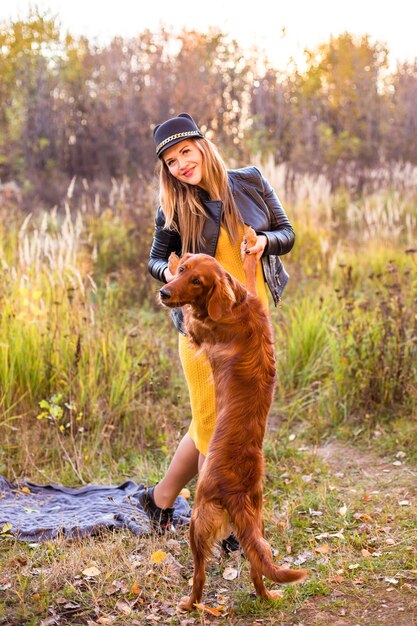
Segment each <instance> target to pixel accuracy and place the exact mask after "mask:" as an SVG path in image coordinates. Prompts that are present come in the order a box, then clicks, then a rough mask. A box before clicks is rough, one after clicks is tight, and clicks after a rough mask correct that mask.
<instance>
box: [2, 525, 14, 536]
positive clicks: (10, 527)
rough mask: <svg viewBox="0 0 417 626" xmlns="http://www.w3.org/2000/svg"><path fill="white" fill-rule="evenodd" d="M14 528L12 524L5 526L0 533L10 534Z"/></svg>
mask: <svg viewBox="0 0 417 626" xmlns="http://www.w3.org/2000/svg"><path fill="white" fill-rule="evenodd" d="M12 528H13V526H12V524H5V525H4V526H3V527H2V529H1V530H0V533H1V534H3V533H8V532H9V530H11V529H12Z"/></svg>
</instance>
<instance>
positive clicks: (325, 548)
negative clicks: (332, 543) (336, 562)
mask: <svg viewBox="0 0 417 626" xmlns="http://www.w3.org/2000/svg"><path fill="white" fill-rule="evenodd" d="M315 551H316V552H319V553H320V554H329V552H330V547H329V544H328V543H323V545H322V546H319V547H318V548H315Z"/></svg>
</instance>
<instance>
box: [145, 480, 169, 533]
mask: <svg viewBox="0 0 417 626" xmlns="http://www.w3.org/2000/svg"><path fill="white" fill-rule="evenodd" d="M154 489H155V485H154V486H153V487H149V488H145V489H143V490H142V491H140V492H139V494H138V500H139V504H140V505H141V507H142V508H143V510H144V511H145V513H147V515H148V517H149V520H150V522H151V526H152V528H153V530H154V531H155V532H157V533H158V534H159V535H164V534H165V532H166V531H167V530H170V529H171V527H172V520H173V514H174V509H173V508H167V509H161V508H160V507H159V506H157V505H156V504H155V500H154V499H153V492H154Z"/></svg>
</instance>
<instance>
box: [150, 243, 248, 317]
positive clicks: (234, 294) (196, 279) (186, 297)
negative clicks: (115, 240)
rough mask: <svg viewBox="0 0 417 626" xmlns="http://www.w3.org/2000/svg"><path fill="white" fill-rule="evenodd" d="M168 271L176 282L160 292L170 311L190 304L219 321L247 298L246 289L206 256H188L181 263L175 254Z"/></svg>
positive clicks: (171, 282) (171, 256)
mask: <svg viewBox="0 0 417 626" xmlns="http://www.w3.org/2000/svg"><path fill="white" fill-rule="evenodd" d="M169 270H170V272H171V274H174V278H173V279H172V280H171V281H170V282H169V283H167V284H166V285H165V286H164V287H162V289H160V290H159V296H160V301H161V304H163V305H164V306H167V307H171V308H172V307H181V306H184V305H185V304H191V305H192V306H194V307H196V308H198V309H199V310H200V311H201V312H203V313H206V314H207V315H208V317H210V318H211V319H212V320H214V321H220V320H221V319H223V318H225V317H227V316H228V315H230V313H231V311H232V307H233V306H234V305H235V304H236V303H238V302H240V301H241V300H243V298H244V297H245V295H246V288H245V287H244V286H243V285H242V284H241V283H239V282H238V281H237V280H235V279H234V278H233V277H232V276H231V275H230V274H229V273H228V272H226V271H225V270H224V269H223V268H222V267H221V265H220V264H219V263H218V262H217V261H216V259H214V258H213V257H211V256H209V255H207V254H186V255H185V256H183V257H182V258H181V259H180V258H179V257H178V256H177V255H176V254H175V253H172V254H171V255H170V257H169Z"/></svg>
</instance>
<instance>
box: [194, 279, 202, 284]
mask: <svg viewBox="0 0 417 626" xmlns="http://www.w3.org/2000/svg"><path fill="white" fill-rule="evenodd" d="M193 285H201V280H200V279H199V278H193Z"/></svg>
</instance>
